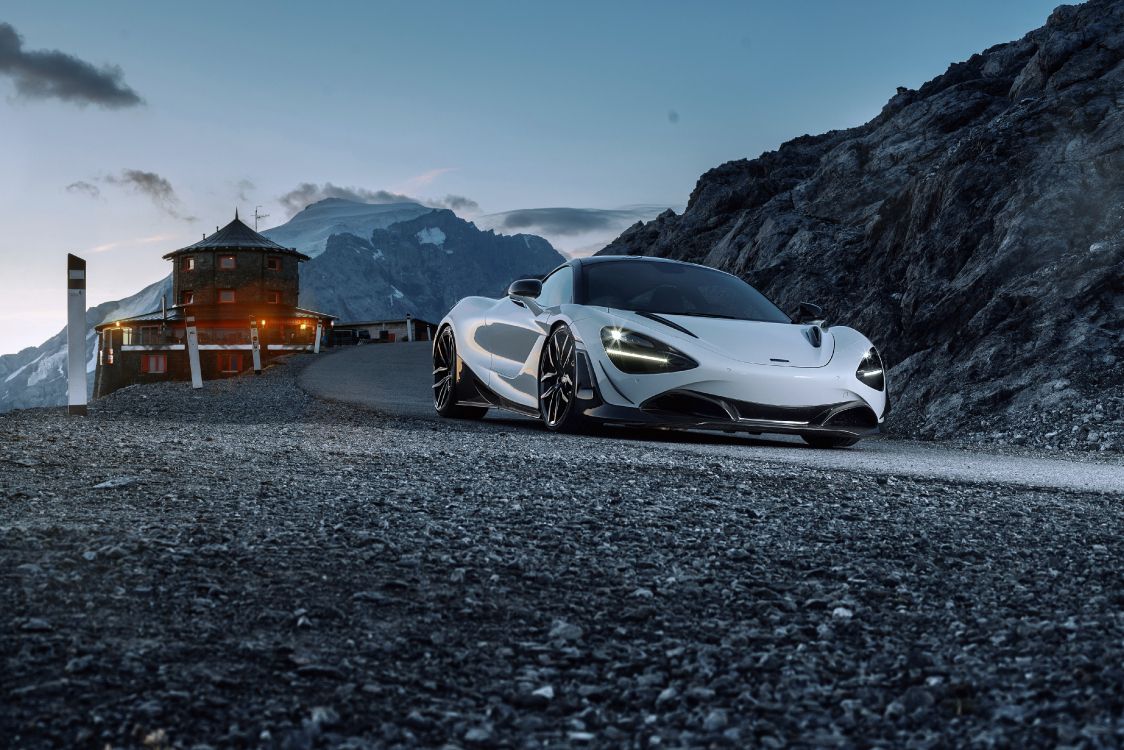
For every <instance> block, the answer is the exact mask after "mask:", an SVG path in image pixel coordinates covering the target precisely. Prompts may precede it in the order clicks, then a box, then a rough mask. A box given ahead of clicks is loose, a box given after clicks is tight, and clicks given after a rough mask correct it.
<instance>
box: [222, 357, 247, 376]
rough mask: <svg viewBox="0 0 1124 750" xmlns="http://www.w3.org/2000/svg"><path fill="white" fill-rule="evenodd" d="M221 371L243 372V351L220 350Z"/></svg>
mask: <svg viewBox="0 0 1124 750" xmlns="http://www.w3.org/2000/svg"><path fill="white" fill-rule="evenodd" d="M219 372H223V373H235V372H242V352H219Z"/></svg>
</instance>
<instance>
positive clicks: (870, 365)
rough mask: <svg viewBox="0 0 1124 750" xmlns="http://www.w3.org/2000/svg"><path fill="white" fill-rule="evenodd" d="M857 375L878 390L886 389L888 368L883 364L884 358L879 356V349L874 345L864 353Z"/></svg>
mask: <svg viewBox="0 0 1124 750" xmlns="http://www.w3.org/2000/svg"><path fill="white" fill-rule="evenodd" d="M855 377H856V378H858V379H859V381H861V382H862V383H863V384H864V385H868V386H870V387H871V388H873V389H874V390H876V391H884V390H886V370H885V368H884V367H883V366H882V358H881V357H880V356H878V350H877V349H875V348H874V347H873V346H872V347H870V349H868V350H867V352H866V354H864V355H863V359H862V361H861V362H859V369H858V370H856V371H855Z"/></svg>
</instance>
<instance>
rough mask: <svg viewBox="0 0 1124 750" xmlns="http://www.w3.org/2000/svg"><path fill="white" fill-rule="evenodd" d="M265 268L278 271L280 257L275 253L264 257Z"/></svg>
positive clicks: (279, 268)
mask: <svg viewBox="0 0 1124 750" xmlns="http://www.w3.org/2000/svg"><path fill="white" fill-rule="evenodd" d="M265 270H267V271H280V270H281V259H280V258H279V257H277V256H276V255H270V256H269V257H267V258H266V259H265Z"/></svg>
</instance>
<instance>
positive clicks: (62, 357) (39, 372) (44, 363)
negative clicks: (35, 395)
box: [27, 349, 66, 386]
mask: <svg viewBox="0 0 1124 750" xmlns="http://www.w3.org/2000/svg"><path fill="white" fill-rule="evenodd" d="M40 360H41V361H39V365H38V367H36V368H35V372H33V373H31V376H30V377H28V379H27V384H28V385H29V386H32V385H35V384H36V383H41V382H43V381H44V380H46V379H47V378H50V377H51V376H53V375H54V374H55V372H58V374H59V375H62V376H64V377H65V376H66V371H65V370H64V369H63V368H64V367H65V366H66V349H62V350H60V351H57V352H55V353H54V354H52V355H51V356H49V357H46V358H42V357H40Z"/></svg>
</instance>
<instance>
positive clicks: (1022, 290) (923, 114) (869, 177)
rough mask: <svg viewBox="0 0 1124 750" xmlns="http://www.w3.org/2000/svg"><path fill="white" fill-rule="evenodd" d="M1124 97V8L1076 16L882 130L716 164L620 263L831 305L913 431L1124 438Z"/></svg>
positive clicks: (1107, 4) (966, 75) (1058, 18)
mask: <svg viewBox="0 0 1124 750" xmlns="http://www.w3.org/2000/svg"><path fill="white" fill-rule="evenodd" d="M1121 92H1124V2H1120V1H1119V0H1111V1H1110V0H1092V1H1091V2H1089V3H1086V4H1084V5H1081V6H1076V7H1073V6H1063V7H1060V8H1058V9H1057V10H1056V11H1054V13H1053V14H1052V15H1051V16H1050V18H1049V20H1048V22H1047V24H1046V25H1045V26H1044V27H1043V28H1041V29H1038V30H1036V31H1033V32H1031V33H1029V34H1027V35H1026V36H1025V37H1023V38H1022V39H1020V40H1018V41H1015V42H1011V43H1009V44H1001V45H997V46H995V47H992V48H991V49H988V50H986V51H985V52H983V53H981V54H978V55H974V56H973V57H972V58H971V59H969V60H968V61H967V62H962V63H956V64H953V65H952V66H950V67H949V69H948V71H947V72H946V73H945V74H944V75H941V76H939V77H937V78H935V79H933V80H932V81H930V82H928V83H926V84H925V85H924V86H922V87H921V88H920V89H919V90H917V91H911V90H907V89H899V92H898V94H897V95H896V96H894V97H893V98H892V99H890V101H889V103H887V104H886V106H885V108H884V109H883V110H882V112H881V114H879V115H878V116H877V117H876V118H874V119H873V120H871V121H870V122H868V123H866V124H865V125H861V126H859V127H856V128H853V129H850V130H843V131H833V132H830V133H826V134H824V135H819V136H803V137H801V138H797V139H795V140H793V141H790V142H788V143H785V144H784V145H782V146H781V147H780V149H778V150H777V151H774V152H769V153H766V154H763V155H762V156H760V157H759V158H757V159H753V160H745V159H743V160H740V161H732V162H729V163H726V164H723V165H722V166H720V167H717V168H715V169H712V170H711V171H709V172H707V173H706V174H704V175H703V176H702V177H701V178H700V179H699V181H698V184H697V185H696V187H695V190H694V192H693V193H692V194H691V199H690V202H689V204H688V207H687V209H686V211H685V212H684V213H683V214H682V215H681V216H677V215H675V214H674V213H671V212H666V213H665V214H663V215H661V216H660V217H658V218H657V219H656V220H654V221H652V222H649V223H647V224H637V225H635V226H633V227H632V228H630V229H629V230H628V231H626V232H625V233H624V234H623V235H621V237H619V238H618V239H617V240H616V241H614V242H613V243H612V244H610V245H609V246H608V247H607V248H605V249H604V250H603V251H602V253H603V254H620V253H625V254H650V255H659V256H666V257H672V258H679V259H684V260H690V261H695V262H701V263H706V264H708V265H713V266H717V267H719V268H722V269H725V270H728V271H730V272H733V273H736V274H738V275H740V276H742V277H743V278H745V279H746V280H748V281H749V282H751V283H752V284H754V285H756V286H757V287H758V288H760V289H762V290H763V291H764V292H766V293H767V294H769V295H770V296H771V297H772V298H773V299H775V300H776V301H777V302H778V303H780V304H781V305H782V306H783V307H785V308H787V309H790V310H791V309H794V308H795V306H796V304H797V303H798V302H799V301H802V300H810V301H818V302H820V303H823V304H824V305H825V306H826V307H827V308H828V310H829V312H830V314H831V317H832V318H833V319H834V320H835V321H837V322H839V323H846V324H848V325H853V326H855V327H857V328H859V329H860V330H862V331H864V332H866V333H868V334H869V335H870V336H871V337H872V339H873V340H874V341H875V342H876V343H877V344H878V345H879V347H880V348H881V350H882V351H883V353H884V355H885V357H886V359H887V360H888V362H889V364H890V365H891V367H892V369H891V379H890V383H891V387H892V389H893V391H894V394H893V395H894V399H895V401H896V403H895V406H894V409H895V412H894V414H893V415H892V418H891V420H892V421H891V424H892V428H893V429H896V430H898V431H900V432H904V433H911V434H920V435H924V436H947V435H951V434H954V433H957V432H959V431H965V430H969V431H985V430H986V431H993V430H997V429H999V428H1000V427H1003V426H1004V425H1006V426H1013V427H1014V428H1016V429H1017V430H1020V431H1028V432H1029V433H1031V434H1044V433H1047V432H1058V431H1059V430H1064V431H1065V434H1069V432H1070V424H1068V422H1065V421H1064V420H1070V419H1073V418H1075V417H1080V418H1081V419H1082V420H1083V419H1084V418H1085V417H1089V416H1090V415H1092V419H1093V420H1094V421H1096V422H1098V423H1103V424H1104V426H1105V429H1107V430H1108V432H1110V433H1112V432H1113V431H1114V430H1115V431H1116V434H1118V435H1124V374H1122V372H1124V371H1122V363H1124V344H1122V341H1121V332H1122V331H1124V108H1122V107H1121V103H1122V100H1121ZM1063 379H1064V382H1063ZM1059 394H1061V395H1059ZM1098 402H1099V403H1100V404H1101V407H1100V409H1099V410H1096V404H1097V403H1098ZM1055 417H1056V418H1057V419H1058V420H1063V421H1062V423H1060V424H1059V423H1057V422H1056V421H1055V419H1054V418H1055ZM1063 418H1064V419H1063ZM1083 429H1087V428H1083ZM1101 432H1104V430H1103V429H1102V430H1101ZM1082 434H1084V433H1082Z"/></svg>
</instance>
